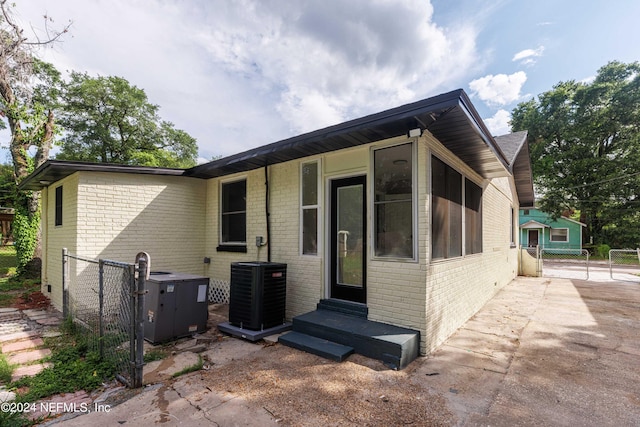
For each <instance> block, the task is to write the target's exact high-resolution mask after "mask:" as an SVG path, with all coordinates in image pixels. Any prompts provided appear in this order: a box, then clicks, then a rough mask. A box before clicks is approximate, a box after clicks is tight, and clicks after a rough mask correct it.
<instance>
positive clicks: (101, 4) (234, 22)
mask: <svg viewBox="0 0 640 427" xmlns="http://www.w3.org/2000/svg"><path fill="white" fill-rule="evenodd" d="M15 3H16V6H15V9H14V11H15V16H16V18H18V19H19V21H20V22H21V23H22V25H23V27H24V28H25V34H26V35H27V36H28V37H33V36H34V33H35V34H36V35H38V36H39V37H43V36H44V30H45V25H44V22H45V19H44V17H45V16H46V17H47V21H48V24H47V25H48V27H49V28H53V29H62V28H63V27H64V26H66V25H67V24H69V23H71V26H70V29H69V32H68V33H66V34H65V35H64V37H63V38H62V41H61V42H59V43H56V44H55V45H54V46H52V47H49V48H46V49H43V50H41V51H40V56H41V57H42V59H44V60H46V61H49V62H51V63H53V64H54V65H55V66H56V67H57V68H58V69H59V70H60V71H62V72H63V73H68V71H70V70H74V71H79V72H87V73H89V74H90V75H93V76H98V75H100V76H109V75H114V76H119V77H123V78H125V79H127V80H128V81H129V82H130V83H131V84H133V85H135V86H137V87H139V88H141V89H144V90H145V92H146V94H147V97H148V98H149V101H150V102H151V103H153V104H156V105H159V106H160V116H161V117H162V119H163V120H168V121H170V122H172V123H174V124H175V126H176V127H177V128H179V129H182V130H184V131H186V132H187V133H189V134H190V135H191V136H193V137H195V138H196V139H197V142H198V147H199V156H200V161H206V160H210V159H212V158H214V157H218V156H227V155H231V154H234V153H238V152H242V151H245V150H248V149H251V148H254V147H258V146H261V145H265V144H268V143H272V142H276V141H279V140H282V139H286V138H288V137H291V136H295V135H299V134H301V133H305V132H310V131H313V130H316V129H320V128H323V127H326V126H329V125H333V124H337V123H341V122H344V121H347V120H350V119H355V118H358V117H362V116H365V115H367V114H372V113H376V112H379V111H383V110H386V109H389V108H393V107H397V106H400V105H404V104H407V103H410V102H414V101H418V100H421V99H425V98H429V97H431V96H435V95H438V94H441V93H445V92H449V91H451V90H455V89H459V88H462V89H464V90H465V91H466V92H467V94H469V96H470V97H471V100H472V102H473V105H474V106H475V107H476V109H477V110H478V112H479V113H480V115H481V117H482V118H483V120H484V121H485V123H486V125H487V126H488V128H489V129H490V130H491V132H492V133H493V134H494V135H501V134H505V133H508V132H509V118H510V112H511V111H512V110H513V109H514V108H515V107H516V106H517V105H518V103H520V102H523V101H527V100H530V99H531V98H533V97H536V96H537V95H539V94H541V93H543V92H545V91H548V90H550V89H552V88H553V86H554V85H555V84H557V83H559V82H561V81H568V80H576V81H587V82H588V81H589V79H593V77H594V76H595V75H596V73H597V71H598V69H599V68H600V67H602V66H604V65H605V64H607V63H608V62H610V61H613V60H617V61H622V62H625V63H629V62H634V61H639V60H640V43H639V42H638V41H639V40H640V25H639V24H638V23H637V18H638V17H639V16H640V2H639V1H637V0H606V1H605V0H456V1H451V0H431V1H428V0H296V1H293V0H254V1H251V0H237V1H232V0H144V1H143V0H15ZM2 139H6V138H2ZM2 145H3V146H6V143H4V142H3V144H2ZM3 151H8V150H3ZM54 152H55V151H54Z"/></svg>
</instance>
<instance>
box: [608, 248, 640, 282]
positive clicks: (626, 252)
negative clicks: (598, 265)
mask: <svg viewBox="0 0 640 427" xmlns="http://www.w3.org/2000/svg"><path fill="white" fill-rule="evenodd" d="M609 275H610V277H611V279H613V280H621V281H627V282H640V248H639V249H611V250H610V251H609Z"/></svg>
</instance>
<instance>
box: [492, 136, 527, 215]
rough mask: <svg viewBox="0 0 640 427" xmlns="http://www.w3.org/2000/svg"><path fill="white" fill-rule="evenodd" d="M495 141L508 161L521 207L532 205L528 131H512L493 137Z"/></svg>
mask: <svg viewBox="0 0 640 427" xmlns="http://www.w3.org/2000/svg"><path fill="white" fill-rule="evenodd" d="M495 141H496V143H497V144H498V146H499V147H500V148H502V152H503V153H505V155H506V156H507V160H508V161H509V165H510V168H509V171H510V172H511V173H512V175H513V179H514V181H515V184H516V191H517V192H518V199H519V201H520V207H521V208H530V207H533V205H534V203H535V194H534V191H533V173H532V171H531V159H530V155H529V142H528V132H527V131H526V130H524V131H520V132H514V133H510V134H507V135H502V136H498V137H496V138H495Z"/></svg>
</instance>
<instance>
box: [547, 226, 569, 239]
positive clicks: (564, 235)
mask: <svg viewBox="0 0 640 427" xmlns="http://www.w3.org/2000/svg"><path fill="white" fill-rule="evenodd" d="M549 239H550V240H551V241H552V242H568V241H569V229H568V228H552V229H550V230H549Z"/></svg>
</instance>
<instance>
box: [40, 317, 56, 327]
mask: <svg viewBox="0 0 640 427" xmlns="http://www.w3.org/2000/svg"><path fill="white" fill-rule="evenodd" d="M36 323H37V324H38V325H43V326H58V325H60V324H62V319H59V318H57V317H45V318H44V319H37V320H36Z"/></svg>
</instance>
